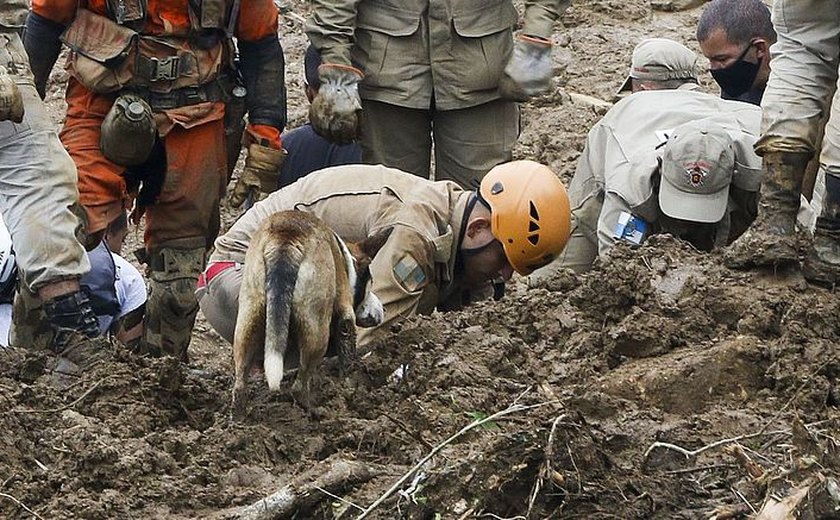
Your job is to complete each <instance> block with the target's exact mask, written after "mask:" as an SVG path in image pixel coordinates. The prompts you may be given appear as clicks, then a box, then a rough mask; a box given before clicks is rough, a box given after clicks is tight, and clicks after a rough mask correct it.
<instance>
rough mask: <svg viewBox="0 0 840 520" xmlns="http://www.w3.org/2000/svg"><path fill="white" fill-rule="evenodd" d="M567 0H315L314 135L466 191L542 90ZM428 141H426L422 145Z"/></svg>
mask: <svg viewBox="0 0 840 520" xmlns="http://www.w3.org/2000/svg"><path fill="white" fill-rule="evenodd" d="M569 3H570V2H569V0H530V1H526V2H525V16H524V22H523V28H522V33H521V34H520V35H519V36H518V37H517V38H516V41H515V42H514V40H513V38H512V31H513V27H514V26H515V25H516V24H517V22H518V16H517V12H516V9H515V8H514V6H513V2H512V1H511V0H489V1H488V0H444V1H442V2H436V3H431V4H430V3H429V2H420V1H417V0H386V1H373V0H361V1H359V0H340V1H335V0H332V1H327V0H318V1H316V2H314V7H313V10H312V16H311V18H310V19H309V20H308V22H307V24H306V33H307V35H308V36H309V39H310V41H311V42H312V43H313V44H314V45H315V47H316V48H317V49H318V51H319V52H320V53H321V57H322V59H323V62H324V64H323V65H321V67H320V69H319V74H320V79H321V84H322V87H321V91H320V93H319V95H318V96H317V97H316V98H315V100H314V102H313V103H312V106H311V108H310V111H309V115H310V120H311V121H312V125H313V126H314V128H315V130H316V131H317V132H318V133H320V134H321V135H323V136H325V137H326V138H328V139H330V140H333V141H335V142H339V143H346V142H349V141H351V140H353V139H354V138H356V137H357V135H358V134H359V131H360V129H361V145H362V157H363V160H364V162H366V163H371V164H384V165H386V166H390V167H392V168H399V169H401V170H403V171H407V172H411V173H414V174H416V175H419V176H421V177H426V178H428V177H429V176H430V173H431V155H432V149H434V163H435V173H434V176H435V177H434V178H435V179H437V180H443V179H447V180H454V181H456V182H458V183H459V184H461V185H462V186H464V187H468V188H470V189H472V188H475V187H477V186H478V184H479V182H480V181H481V178H482V176H483V175H484V173H486V172H487V171H488V170H489V169H490V168H492V167H493V166H495V165H497V164H499V163H502V162H504V161H509V160H510V159H511V153H512V149H513V145H514V143H515V141H516V139H517V138H518V137H519V108H518V105H517V104H516V103H515V101H524V100H526V99H528V98H530V97H531V96H534V95H536V94H539V93H541V92H544V91H546V90H548V89H549V88H550V87H551V77H552V59H551V48H552V42H551V36H552V32H553V24H554V22H555V21H556V20H557V19H558V18H559V17H560V15H561V14H562V13H563V12H564V11H565V10H566V8H567V7H568V5H569ZM432 143H434V147H433V146H432Z"/></svg>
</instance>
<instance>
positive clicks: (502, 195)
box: [479, 161, 571, 275]
mask: <svg viewBox="0 0 840 520" xmlns="http://www.w3.org/2000/svg"><path fill="white" fill-rule="evenodd" d="M479 195H480V196H481V198H482V199H484V201H485V202H486V203H487V205H488V206H489V207H490V213H491V217H490V218H491V225H490V231H491V232H492V233H493V236H495V237H496V240H498V241H499V242H501V243H502V247H503V248H504V250H505V255H506V256H507V259H508V262H510V265H511V266H512V267H513V268H514V269H515V270H516V272H517V273H519V274H522V275H526V274H530V273H531V272H532V271H534V269H538V268H540V267H542V266H544V265H546V264H548V263H550V262H551V261H552V260H554V259H555V258H557V256H558V255H559V254H560V252H561V251H563V248H564V247H566V243H567V242H568V241H569V234H570V233H571V210H570V208H569V196H568V194H566V188H565V187H563V183H562V182H560V179H559V178H558V177H557V175H555V174H554V172H553V171H551V169H549V168H548V167H547V166H544V165H542V164H540V163H537V162H534V161H512V162H508V163H504V164H500V165H498V166H496V167H494V168H493V169H492V170H490V171H489V172H487V175H485V176H484V178H483V179H482V180H481V187H479Z"/></svg>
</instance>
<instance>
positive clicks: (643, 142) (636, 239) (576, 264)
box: [529, 38, 761, 284]
mask: <svg viewBox="0 0 840 520" xmlns="http://www.w3.org/2000/svg"><path fill="white" fill-rule="evenodd" d="M696 61H697V56H696V55H695V54H694V53H693V52H692V51H691V50H690V49H688V48H686V47H685V46H684V45H681V44H679V43H677V42H675V41H672V40H667V39H663V38H657V39H649V40H645V41H643V42H641V43H640V44H639V45H637V46H636V49H635V50H634V51H633V58H632V65H631V68H630V75H629V78H628V80H627V81H626V82H625V85H627V84H628V83H629V84H630V86H631V88H632V90H633V92H634V93H633V94H631V95H629V96H627V97H626V98H624V99H622V100H621V101H619V102H618V103H616V104H615V106H613V108H611V109H610V110H609V111H608V112H607V113H606V115H605V116H604V117H603V119H601V121H599V122H598V123H596V124H595V126H594V127H593V128H592V129H591V130H590V132H589V135H588V136H587V140H586V147H585V148H584V150H583V153H582V155H581V157H580V159H579V161H578V164H577V169H576V170H575V175H574V177H573V178H572V181H571V183H570V184H569V200H570V202H571V205H572V217H573V219H572V236H571V238H570V239H569V244H568V245H567V247H566V249H565V250H564V252H563V253H562V254H561V255H560V258H559V259H558V260H557V261H556V262H554V263H553V264H552V265H551V266H549V267H547V268H546V269H544V270H541V271H538V272H537V273H535V274H534V275H531V277H530V278H529V282H533V283H535V284H539V283H541V279H544V278H548V277H550V274H551V272H552V271H556V270H557V269H560V268H568V269H572V270H574V271H577V272H584V271H587V270H589V269H590V268H591V267H592V263H593V262H594V261H595V258H597V257H598V256H601V255H605V254H607V253H608V252H609V250H610V249H612V248H613V247H614V246H615V245H616V244H617V243H619V242H629V243H631V244H640V243H642V242H643V241H644V240H645V238H646V237H647V236H649V235H650V234H654V233H666V232H667V233H671V234H673V235H675V236H679V237H681V238H683V239H685V240H688V241H689V242H691V243H692V244H694V246H695V247H697V248H698V249H702V250H710V249H713V248H715V247H720V246H722V245H725V244H727V243H729V242H730V241H731V240H733V239H734V238H735V237H737V236H739V235H740V234H741V233H743V231H744V230H745V229H746V228H747V227H748V226H749V224H750V223H751V222H752V220H753V219H754V218H755V212H756V205H757V202H756V195H757V191H758V189H759V183H760V180H761V177H760V160H759V158H758V157H757V156H756V155H755V154H754V153H753V150H752V145H753V143H754V142H755V140H756V138H757V135H758V130H759V125H760V121H761V110H760V109H759V108H758V107H756V106H753V105H749V104H747V103H740V102H736V101H727V100H722V99H720V98H719V97H717V96H714V95H711V94H707V93H704V92H700V91H699V90H698V89H697V85H696V83H695V82H696V79H695V78H696V73H695V64H696Z"/></svg>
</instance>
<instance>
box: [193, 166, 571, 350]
mask: <svg viewBox="0 0 840 520" xmlns="http://www.w3.org/2000/svg"><path fill="white" fill-rule="evenodd" d="M291 209H297V210H300V211H306V212H309V213H312V214H314V215H316V216H317V217H319V218H321V219H322V220H324V221H325V222H326V223H327V225H328V226H330V227H331V228H332V229H333V230H334V231H335V232H336V233H338V234H339V235H340V236H341V237H342V238H343V239H345V240H348V241H360V240H363V239H364V238H366V237H368V236H370V235H372V234H374V233H376V232H378V231H381V230H383V229H386V228H393V231H392V232H391V234H390V236H389V238H388V241H387V242H386V243H385V245H384V246H383V247H382V249H380V250H379V252H378V253H377V255H376V257H375V258H374V260H373V262H372V263H371V266H370V269H371V279H372V284H373V285H372V290H373V292H375V293H376V295H377V296H378V297H379V299H380V300H381V301H382V304H383V306H384V308H385V320H384V322H383V323H382V324H381V325H380V326H379V327H377V328H374V329H359V330H358V331H357V334H358V343H359V345H364V344H366V343H368V342H370V341H371V340H372V339H373V338H375V337H377V336H378V335H380V334H381V333H382V332H383V331H387V330H388V328H389V327H390V325H391V324H393V323H394V322H395V321H397V320H399V319H400V318H404V317H406V316H411V315H414V314H417V313H420V314H429V313H431V312H432V311H434V310H435V309H438V310H452V309H458V308H460V307H461V306H462V305H464V304H467V303H469V300H470V298H471V294H470V293H472V292H473V291H479V292H481V291H484V290H485V289H487V288H488V286H489V285H490V282H491V281H492V280H496V279H502V280H507V279H509V278H510V277H511V275H512V274H513V271H516V272H518V273H520V274H523V275H526V274H528V273H530V272H532V271H534V270H535V269H538V268H540V267H542V266H544V265H546V264H547V263H549V262H551V261H552V260H553V259H554V258H556V257H557V255H558V254H559V253H560V251H561V250H562V249H563V246H564V245H565V244H566V241H567V240H568V238H569V204H568V197H567V195H566V190H565V188H564V187H563V184H562V183H561V182H560V180H559V179H558V178H557V176H556V175H555V174H554V173H553V172H552V171H551V170H549V169H548V168H547V167H546V166H543V165H541V164H538V163H535V162H532V161H514V162H510V163H505V164H501V165H499V166H496V167H495V168H493V169H492V170H491V171H490V172H488V173H487V175H485V177H484V179H483V180H482V182H481V187H480V188H479V189H478V190H475V191H473V190H463V189H461V188H460V187H459V186H458V185H457V184H455V183H454V182H451V181H436V182H433V181H430V180H426V179H421V178H419V177H416V176H414V175H411V174H409V173H406V172H402V171H399V170H395V169H392V168H387V167H385V166H382V165H375V166H374V165H347V166H336V167H332V168H327V169H324V170H320V171H318V172H314V173H312V174H310V175H308V176H306V177H304V178H302V179H300V180H299V181H298V182H296V183H294V184H292V185H290V186H287V187H285V188H283V189H281V190H279V191H277V192H275V193H273V194H271V195H270V196H268V198H266V199H265V200H263V201H262V202H259V203H257V204H256V205H255V206H254V207H253V208H251V209H250V210H249V211H248V212H247V213H245V214H244V215H243V216H242V217H241V218H240V219H239V220H238V221H237V222H236V223H235V224H234V225H233V227H232V228H231V229H230V230H229V231H228V232H227V233H226V234H224V235H222V236H220V237H219V238H218V239H217V240H216V248H215V250H214V252H213V254H212V255H211V257H210V262H209V265H208V267H207V270H206V271H205V274H204V280H203V281H202V282H200V284H199V285H200V287H201V289H200V292H201V293H202V295H201V296H200V297H199V302H200V305H201V309H202V312H203V313H204V316H205V317H206V318H207V321H208V322H209V323H210V324H211V325H212V326H213V328H214V329H215V330H216V331H217V332H218V333H219V334H220V335H221V336H222V337H223V338H225V339H226V340H228V341H231V342H232V340H233V332H234V328H235V324H236V315H237V312H236V310H237V309H238V307H239V305H238V299H239V287H240V284H241V278H242V270H241V266H242V263H243V262H244V261H245V253H246V251H247V250H248V244H249V243H250V240H251V237H252V236H253V234H254V233H255V232H256V230H257V229H258V228H259V226H260V224H261V223H262V222H263V221H264V220H265V219H266V218H268V217H269V216H270V215H271V214H273V213H275V212H278V211H283V210H291ZM205 284H206V287H205V286H204V285H205Z"/></svg>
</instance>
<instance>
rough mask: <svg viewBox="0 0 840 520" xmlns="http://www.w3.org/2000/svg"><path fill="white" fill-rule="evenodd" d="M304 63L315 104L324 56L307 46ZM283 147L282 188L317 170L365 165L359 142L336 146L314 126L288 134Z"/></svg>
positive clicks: (309, 93)
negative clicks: (319, 70)
mask: <svg viewBox="0 0 840 520" xmlns="http://www.w3.org/2000/svg"><path fill="white" fill-rule="evenodd" d="M303 62H304V82H305V89H306V99H307V100H308V101H309V102H310V103H312V100H313V99H315V96H316V95H318V91H319V90H320V89H321V80H319V79H318V67H320V66H321V57H320V56H319V55H318V51H316V50H315V47H313V46H312V45H310V46H309V47H307V49H306V53H305V55H304V58H303ZM283 148H284V149H285V150H286V153H287V155H286V160H285V161H283V167H282V168H281V169H280V187H281V188H282V187H283V186H288V185H289V184H291V183H293V182H295V181H296V180H298V179H300V178H301V177H303V176H305V175H309V174H310V173H312V172H314V171H316V170H321V169H323V168H328V167H330V166H339V165H342V164H357V163H360V162H362V150H361V148H359V145H358V143H355V142H352V143H348V144H336V143H332V142H330V141H328V140H327V139H325V138H323V137H321V136H320V135H318V133H317V132H315V130H314V129H313V128H312V124H311V123H306V124H304V125H303V126H301V127H298V128H295V129H294V130H289V131H288V132H286V133H284V134H283Z"/></svg>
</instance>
